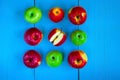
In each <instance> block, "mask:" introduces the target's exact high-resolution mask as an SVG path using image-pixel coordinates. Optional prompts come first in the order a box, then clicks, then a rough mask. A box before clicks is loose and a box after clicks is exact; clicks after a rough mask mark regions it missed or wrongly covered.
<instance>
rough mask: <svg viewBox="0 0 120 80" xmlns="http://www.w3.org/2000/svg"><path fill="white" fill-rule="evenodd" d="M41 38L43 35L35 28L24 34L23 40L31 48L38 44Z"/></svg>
mask: <svg viewBox="0 0 120 80" xmlns="http://www.w3.org/2000/svg"><path fill="white" fill-rule="evenodd" d="M42 38H43V34H42V32H41V31H40V30H39V29H37V28H30V29H28V30H27V31H26V32H25V34H24V40H25V41H26V42H27V43H28V44H29V45H32V46H34V45H37V44H39V43H40V41H41V40H42Z"/></svg>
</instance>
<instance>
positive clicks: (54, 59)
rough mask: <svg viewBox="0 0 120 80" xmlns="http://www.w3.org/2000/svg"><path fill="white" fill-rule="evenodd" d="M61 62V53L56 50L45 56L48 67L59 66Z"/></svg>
mask: <svg viewBox="0 0 120 80" xmlns="http://www.w3.org/2000/svg"><path fill="white" fill-rule="evenodd" d="M62 61H63V55H62V53H61V52H59V51H57V50H53V51H51V52H49V53H48V54H47V56H46V62H47V64H48V66H50V67H53V68H54V67H58V66H60V65H61V63H62Z"/></svg>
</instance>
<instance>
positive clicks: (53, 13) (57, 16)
mask: <svg viewBox="0 0 120 80" xmlns="http://www.w3.org/2000/svg"><path fill="white" fill-rule="evenodd" d="M49 18H50V19H51V20H52V21H53V22H55V23H57V22H60V21H61V20H62V19H63V18H64V11H63V10H62V9H61V8H59V7H55V8H52V9H51V10H50V11H49Z"/></svg>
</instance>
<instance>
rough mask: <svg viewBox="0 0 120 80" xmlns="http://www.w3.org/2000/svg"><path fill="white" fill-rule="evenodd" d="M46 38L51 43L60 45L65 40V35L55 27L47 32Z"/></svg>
mask: <svg viewBox="0 0 120 80" xmlns="http://www.w3.org/2000/svg"><path fill="white" fill-rule="evenodd" d="M48 39H49V41H50V42H52V43H53V45H55V46H60V45H62V44H63V43H64V42H65V40H66V35H65V33H64V32H62V31H61V30H60V29H57V28H55V29H53V30H52V31H51V32H50V33H49V35H48Z"/></svg>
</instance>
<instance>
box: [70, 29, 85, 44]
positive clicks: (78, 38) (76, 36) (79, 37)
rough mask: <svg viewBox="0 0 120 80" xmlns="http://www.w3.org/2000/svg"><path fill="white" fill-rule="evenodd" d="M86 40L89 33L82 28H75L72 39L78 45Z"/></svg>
mask: <svg viewBox="0 0 120 80" xmlns="http://www.w3.org/2000/svg"><path fill="white" fill-rule="evenodd" d="M86 40H87V35H86V33H85V32H84V31H82V30H75V31H73V32H72V34H71V41H72V43H73V44H74V45H76V46H80V45H82V44H84V43H85V42H86Z"/></svg>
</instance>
